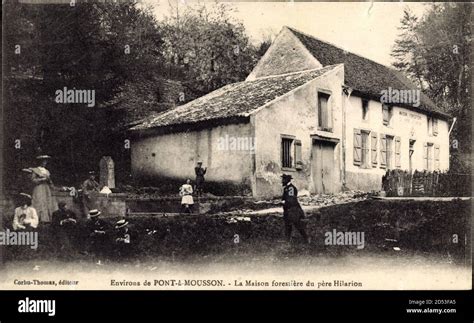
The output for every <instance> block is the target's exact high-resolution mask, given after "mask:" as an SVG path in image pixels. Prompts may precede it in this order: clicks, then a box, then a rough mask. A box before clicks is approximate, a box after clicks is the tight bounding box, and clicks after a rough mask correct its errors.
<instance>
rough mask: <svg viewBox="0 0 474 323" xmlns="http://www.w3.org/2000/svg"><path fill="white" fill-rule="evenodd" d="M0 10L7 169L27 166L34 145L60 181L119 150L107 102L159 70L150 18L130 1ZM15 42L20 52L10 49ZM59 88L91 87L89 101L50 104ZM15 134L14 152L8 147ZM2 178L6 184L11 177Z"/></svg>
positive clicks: (116, 119) (157, 39)
mask: <svg viewBox="0 0 474 323" xmlns="http://www.w3.org/2000/svg"><path fill="white" fill-rule="evenodd" d="M3 9H4V17H5V19H4V26H7V28H6V31H5V43H4V49H5V52H6V53H7V55H5V60H4V70H5V71H6V72H7V73H5V74H4V75H3V80H4V90H5V92H4V93H5V99H6V100H5V101H6V103H5V107H6V108H5V117H6V122H5V124H6V135H7V138H6V142H7V143H8V145H7V149H8V151H7V154H6V155H7V156H8V158H9V160H8V161H7V162H8V166H9V167H12V168H13V169H21V167H24V166H31V164H30V163H31V162H32V157H34V155H35V153H37V149H38V148H41V150H42V152H43V153H48V154H51V155H54V157H55V159H54V161H55V163H56V165H54V166H55V167H56V169H55V173H56V174H58V173H61V172H62V173H63V174H64V177H62V179H61V180H62V182H67V183H74V181H75V180H77V177H75V176H71V175H73V174H74V175H76V176H78V175H79V176H80V173H81V172H84V171H86V170H87V169H90V168H96V167H97V165H98V161H99V159H100V157H101V156H102V155H104V154H110V155H112V156H116V155H117V154H118V155H121V153H122V152H123V150H122V149H121V148H122V147H123V141H120V140H118V139H117V137H120V134H119V133H116V132H114V130H115V128H116V127H115V126H116V124H117V123H120V122H121V120H120V116H121V114H120V113H116V111H114V110H113V109H112V107H111V105H110V102H111V101H113V100H114V98H115V97H116V96H117V95H118V94H119V93H121V91H122V88H123V86H124V84H126V83H127V82H137V83H139V82H140V80H141V79H143V78H146V77H149V76H150V75H154V74H156V73H158V72H159V67H160V61H162V57H161V48H160V46H161V43H162V40H161V36H160V32H159V29H158V24H157V21H156V20H155V18H154V16H153V15H152V14H151V11H150V10H148V9H143V8H142V7H139V6H138V5H137V3H136V2H135V1H120V2H117V3H114V2H109V1H106V2H103V1H96V2H88V3H84V2H76V3H75V5H74V6H71V5H70V4H69V3H67V4H49V5H47V4H42V5H39V4H26V3H18V2H17V1H15V2H7V3H6V4H5V7H4V8H3ZM17 45H20V46H21V54H16V53H15V49H16V46H17ZM64 87H67V88H68V89H81V90H82V89H85V90H93V91H95V106H94V107H87V106H86V105H80V104H58V103H56V102H55V100H54V99H55V92H56V91H57V90H59V89H63V88H64ZM18 138H21V139H22V141H21V142H22V149H13V148H12V145H11V143H13V142H15V140H17V139H18ZM118 157H120V156H118ZM10 175H11V176H12V179H11V182H13V183H14V181H15V176H16V175H18V174H17V173H15V172H10ZM68 177H69V178H68ZM71 177H72V178H71Z"/></svg>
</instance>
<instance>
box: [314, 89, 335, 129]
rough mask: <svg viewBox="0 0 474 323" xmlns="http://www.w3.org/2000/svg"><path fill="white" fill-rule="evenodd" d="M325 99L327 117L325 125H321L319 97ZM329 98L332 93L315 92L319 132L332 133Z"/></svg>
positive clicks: (320, 90)
mask: <svg viewBox="0 0 474 323" xmlns="http://www.w3.org/2000/svg"><path fill="white" fill-rule="evenodd" d="M322 96H324V97H327V103H326V110H327V111H326V115H327V120H326V121H327V125H326V126H325V125H323V124H322V122H321V121H322V118H321V116H322V110H321V104H320V97H322ZM331 96H332V92H331V91H328V90H324V89H317V90H316V116H317V118H318V122H317V127H318V130H319V131H326V132H333V122H332V121H333V120H332V109H331Z"/></svg>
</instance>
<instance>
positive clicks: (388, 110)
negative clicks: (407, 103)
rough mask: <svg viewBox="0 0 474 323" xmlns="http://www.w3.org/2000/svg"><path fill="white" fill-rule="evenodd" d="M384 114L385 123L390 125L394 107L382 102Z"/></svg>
mask: <svg viewBox="0 0 474 323" xmlns="http://www.w3.org/2000/svg"><path fill="white" fill-rule="evenodd" d="M382 115H383V124H384V125H385V126H388V125H389V124H390V119H392V107H390V106H388V105H386V104H382Z"/></svg>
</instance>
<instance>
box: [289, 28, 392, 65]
mask: <svg viewBox="0 0 474 323" xmlns="http://www.w3.org/2000/svg"><path fill="white" fill-rule="evenodd" d="M285 27H286V28H288V29H289V30H290V31H292V32H296V33H299V34H302V35H303V36H306V37H310V38H313V39H315V40H317V41H320V42H322V43H325V44H327V45H330V46H333V47H336V48H337V49H340V50H342V51H344V52H347V53H349V54H351V55H354V56H358V57H360V58H362V59H364V60H366V61H370V62H372V63H375V64H377V65H380V66H383V67H385V68H389V69H392V68H393V67H391V66H388V65H385V64H382V63H379V62H376V61H374V60H373V59H370V58H368V57H365V56H362V55H361V54H357V53H354V52H351V51H349V50H346V49H345V48H342V47H341V46H339V45H336V44H333V43H331V42H329V41H327V40H323V39H321V38H318V37H316V36H313V35H310V34H308V33H305V32H303V31H300V30H298V29H296V28H293V27H290V26H285ZM303 46H304V44H303ZM305 47H306V46H305ZM316 59H317V58H316Z"/></svg>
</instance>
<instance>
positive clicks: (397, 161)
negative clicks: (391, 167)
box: [395, 137, 402, 168]
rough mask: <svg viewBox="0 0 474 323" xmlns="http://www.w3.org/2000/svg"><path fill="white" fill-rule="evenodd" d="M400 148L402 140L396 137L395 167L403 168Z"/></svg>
mask: <svg viewBox="0 0 474 323" xmlns="http://www.w3.org/2000/svg"><path fill="white" fill-rule="evenodd" d="M400 146H401V140H400V137H395V167H397V168H401V167H402V164H401V160H400Z"/></svg>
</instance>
